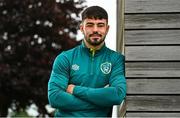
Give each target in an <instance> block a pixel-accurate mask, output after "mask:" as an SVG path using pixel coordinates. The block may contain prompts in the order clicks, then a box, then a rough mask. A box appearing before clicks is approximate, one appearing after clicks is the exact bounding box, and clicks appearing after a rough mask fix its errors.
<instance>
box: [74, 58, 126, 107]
mask: <svg viewBox="0 0 180 118" xmlns="http://www.w3.org/2000/svg"><path fill="white" fill-rule="evenodd" d="M73 94H74V95H75V96H77V97H79V98H81V99H84V100H86V101H89V102H91V103H93V104H96V105H99V106H112V105H118V104H120V103H121V102H122V100H123V99H124V98H125V96H126V80H125V76H124V57H121V58H118V59H117V61H116V62H115V63H114V65H113V67H112V71H111V76H110V78H109V87H106V88H89V87H83V86H75V88H74V90H73Z"/></svg>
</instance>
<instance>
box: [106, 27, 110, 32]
mask: <svg viewBox="0 0 180 118" xmlns="http://www.w3.org/2000/svg"><path fill="white" fill-rule="evenodd" d="M109 27H110V26H109V25H108V26H107V28H106V33H108V31H109Z"/></svg>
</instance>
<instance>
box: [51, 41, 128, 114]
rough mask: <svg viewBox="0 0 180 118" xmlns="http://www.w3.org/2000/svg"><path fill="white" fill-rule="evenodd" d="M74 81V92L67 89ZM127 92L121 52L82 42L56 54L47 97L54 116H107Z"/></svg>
mask: <svg viewBox="0 0 180 118" xmlns="http://www.w3.org/2000/svg"><path fill="white" fill-rule="evenodd" d="M69 84H74V85H75V87H74V90H73V93H72V94H70V93H67V92H66V89H67V87H68V85H69ZM125 96H126V79H125V74H124V56H123V55H122V54H120V53H118V52H115V51H113V50H111V49H109V48H107V47H106V46H105V44H104V46H103V47H102V48H101V49H100V50H96V51H95V50H91V49H89V48H87V47H86V46H85V44H84V43H83V42H82V44H81V45H79V46H77V47H75V48H73V49H71V50H68V51H64V52H62V53H61V54H59V55H58V56H57V57H56V59H55V61H54V64H53V68H52V72H51V76H50V80H49V82H48V99H49V103H50V105H51V106H52V107H54V108H56V113H55V116H58V117H59V116H62V117H66V116H67V117H76V116H77V117H106V116H108V113H109V112H111V110H112V106H113V105H119V104H120V103H121V102H122V100H123V99H124V98H125Z"/></svg>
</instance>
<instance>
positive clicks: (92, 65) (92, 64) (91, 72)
mask: <svg viewBox="0 0 180 118" xmlns="http://www.w3.org/2000/svg"><path fill="white" fill-rule="evenodd" d="M90 51H91V69H90V74H91V75H92V74H93V71H94V55H95V51H96V50H94V49H90Z"/></svg>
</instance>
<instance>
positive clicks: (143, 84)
mask: <svg viewBox="0 0 180 118" xmlns="http://www.w3.org/2000/svg"><path fill="white" fill-rule="evenodd" d="M127 93H128V94H180V78H179V79H127Z"/></svg>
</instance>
